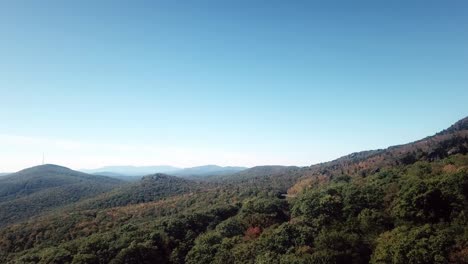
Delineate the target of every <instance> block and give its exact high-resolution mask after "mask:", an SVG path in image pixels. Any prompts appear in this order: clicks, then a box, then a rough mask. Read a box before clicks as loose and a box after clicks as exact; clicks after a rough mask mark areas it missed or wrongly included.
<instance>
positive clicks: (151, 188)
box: [82, 173, 202, 208]
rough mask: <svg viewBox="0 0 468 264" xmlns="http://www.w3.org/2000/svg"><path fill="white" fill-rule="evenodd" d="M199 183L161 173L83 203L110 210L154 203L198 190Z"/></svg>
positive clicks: (88, 206)
mask: <svg viewBox="0 0 468 264" xmlns="http://www.w3.org/2000/svg"><path fill="white" fill-rule="evenodd" d="M201 187H202V185H201V184H200V183H197V182H194V181H191V180H187V179H182V178H178V177H175V176H170V175H166V174H162V173H157V174H153V175H148V176H144V177H143V178H141V180H139V181H137V182H132V183H129V184H126V185H123V186H121V187H120V188H116V189H114V190H113V191H111V192H108V193H105V194H103V195H101V196H99V197H96V198H95V199H90V200H87V201H86V202H84V203H83V205H82V206H83V207H84V208H110V207H118V206H125V205H129V204H139V203H146V202H152V201H156V200H159V199H162V198H166V197H170V196H175V195H180V194H185V193H190V192H194V191H198V190H200V189H201Z"/></svg>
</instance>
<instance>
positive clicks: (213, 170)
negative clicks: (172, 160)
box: [81, 165, 247, 180]
mask: <svg viewBox="0 0 468 264" xmlns="http://www.w3.org/2000/svg"><path fill="white" fill-rule="evenodd" d="M245 169H247V168H246V167H231V166H227V167H222V166H218V165H205V166H198V167H191V168H177V167H173V166H167V165H164V166H106V167H102V168H98V169H83V170H81V171H82V172H85V173H89V174H94V175H103V176H109V177H114V178H119V179H124V180H128V179H129V178H128V177H129V176H140V177H141V176H145V175H150V174H155V173H164V174H169V175H174V176H179V177H204V176H222V175H229V174H234V173H237V172H240V171H243V170H245ZM130 179H131V178H130Z"/></svg>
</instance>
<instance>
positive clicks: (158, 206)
mask: <svg viewBox="0 0 468 264" xmlns="http://www.w3.org/2000/svg"><path fill="white" fill-rule="evenodd" d="M40 169H41V168H36V170H39V171H40ZM49 169H50V168H49ZM61 171H62V174H59V175H61V176H60V177H59V179H63V178H67V177H66V175H64V173H63V170H62V169H61ZM35 174H36V176H35V177H36V178H35V179H40V177H41V175H40V174H41V173H35ZM14 176H15V174H12V175H9V176H5V177H7V178H5V179H7V180H8V181H9V182H10V183H9V184H11V186H19V187H15V188H16V189H17V193H18V194H15V195H17V197H13V196H12V195H13V194H11V193H7V192H5V191H3V193H4V194H3V195H2V196H0V198H1V199H4V201H3V202H2V203H0V208H2V207H1V206H2V204H3V203H7V202H8V203H11V202H13V201H17V200H20V199H27V197H28V196H31V195H35V196H34V197H36V195H37V193H36V192H34V191H33V189H34V188H32V189H31V188H27V189H25V188H24V186H25V185H24V184H23V185H21V184H17V185H15V181H14V179H15V178H13V177H14ZM52 176H53V175H52ZM52 176H51V173H48V174H47V178H50V177H52ZM80 176H82V177H84V176H83V175H81V174H80ZM33 178H34V177H33ZM2 179H3V177H2ZM81 181H83V182H86V183H88V181H89V179H88V178H87V176H86V177H84V178H83V179H82V180H80V185H79V186H81V185H82V182H81ZM102 181H104V182H102ZM100 182H101V183H100V184H99V185H97V186H104V187H103V188H109V189H106V190H104V189H99V191H96V192H92V195H91V194H89V195H86V196H83V197H79V198H76V199H72V198H70V199H71V200H72V201H70V202H66V203H64V202H61V200H62V199H60V197H57V196H50V197H54V198H50V199H49V200H48V201H49V202H53V203H55V204H54V206H49V207H47V208H48V210H46V211H44V212H42V213H40V214H39V213H38V214H33V215H25V216H24V217H23V218H21V219H19V220H18V221H12V220H11V219H13V220H14V218H11V217H9V218H5V217H3V215H4V211H3V210H4V209H2V212H1V214H2V218H0V226H3V227H1V228H0V262H1V263H75V264H76V263H114V264H117V263H223V264H229V263H421V264H422V263H468V118H465V119H463V120H461V121H459V122H457V123H456V124H455V125H453V126H451V127H450V128H448V129H446V130H444V131H442V132H440V133H438V134H436V135H434V136H431V137H428V138H425V139H422V140H420V141H416V142H413V143H410V144H406V145H400V146H395V147H390V148H388V149H382V150H374V151H365V152H360V153H353V154H351V155H348V156H345V157H342V158H340V159H337V160H335V161H331V162H327V163H323V164H317V165H313V166H310V167H302V168H300V167H281V166H263V167H255V168H251V169H247V170H245V171H242V172H238V173H234V174H232V175H221V176H219V177H216V176H210V177H208V178H206V179H203V180H201V179H200V180H197V181H196V180H188V179H182V178H177V177H174V176H169V175H163V174H156V175H151V176H146V177H144V178H143V179H142V180H141V181H139V182H136V183H127V184H123V183H121V182H118V181H116V182H113V181H112V180H109V179H108V178H100ZM39 183H42V181H39ZM39 183H38V184H39ZM66 183H67V182H66ZM1 184H2V182H0V190H2V189H1V188H3V187H2V186H1ZM75 184H77V183H75V182H71V183H67V184H61V185H60V186H66V187H67V188H69V186H74V185H75ZM21 186H22V187H23V188H20V187H21ZM60 186H59V187H60ZM93 186H96V185H95V184H94V185H93ZM51 188H52V187H51ZM53 188H57V186H53ZM60 188H65V187H60ZM3 189H5V190H6V189H10V188H9V187H8V188H3ZM59 194H60V193H59ZM2 197H9V198H2ZM7 199H8V200H7ZM0 201H2V200H0ZM37 201H38V202H39V203H40V201H41V200H39V199H38V200H37ZM28 204H30V205H28V206H31V208H41V206H42V205H40V206H39V207H37V206H35V205H34V199H30V200H28ZM15 206H16V207H19V208H18V212H21V211H22V210H26V211H28V210H29V209H27V208H25V207H24V206H26V204H21V203H16V204H15ZM33 210H35V209H33ZM8 212H10V213H9V214H11V212H12V211H11V210H10V211H8Z"/></svg>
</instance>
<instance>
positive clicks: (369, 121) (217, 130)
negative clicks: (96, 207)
mask: <svg viewBox="0 0 468 264" xmlns="http://www.w3.org/2000/svg"><path fill="white" fill-rule="evenodd" d="M97 2H98V3H97ZM467 29H468V2H467V1H463V0H453V1H407V0H405V1H397V0H395V1H375V0H373V1H276V0H272V1H244V0H239V1H204V0H200V1H138V0H137V1H118V0H116V1H107V0H103V1H89V0H82V1H58V0H50V1H32V0H31V1H24V0H18V1H1V3H0V38H1V39H0V172H2V171H3V172H10V171H17V170H20V169H22V168H25V167H30V166H34V165H38V164H41V163H42V156H43V153H44V154H45V162H46V163H54V164H60V165H63V166H68V167H70V168H74V169H83V168H96V167H101V166H106V165H137V166H138V165H163V164H165V165H173V166H179V167H190V166H197V165H204V164H218V165H225V166H226V165H231V166H249V167H250V166H256V165H267V164H280V165H298V166H308V165H312V164H315V163H318V162H324V161H328V160H332V159H335V158H338V157H340V156H343V155H346V154H349V153H352V152H356V151H362V150H368V149H378V148H386V147H388V146H391V145H396V144H403V143H407V142H411V141H414V140H417V139H420V138H423V137H426V136H429V135H432V134H434V133H436V132H438V131H440V130H442V129H444V128H446V127H448V126H450V125H451V124H453V123H454V122H456V121H457V120H459V119H461V118H463V117H465V116H466V115H467V114H468V104H467V102H468V30H467Z"/></svg>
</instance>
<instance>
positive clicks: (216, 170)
mask: <svg viewBox="0 0 468 264" xmlns="http://www.w3.org/2000/svg"><path fill="white" fill-rule="evenodd" d="M245 169H247V168H246V167H230V166H228V167H222V166H218V165H205V166H198V167H192V168H185V169H182V170H178V171H175V172H172V173H171V174H172V175H175V176H179V177H204V176H221V175H229V174H234V173H237V172H240V171H243V170H245Z"/></svg>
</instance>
